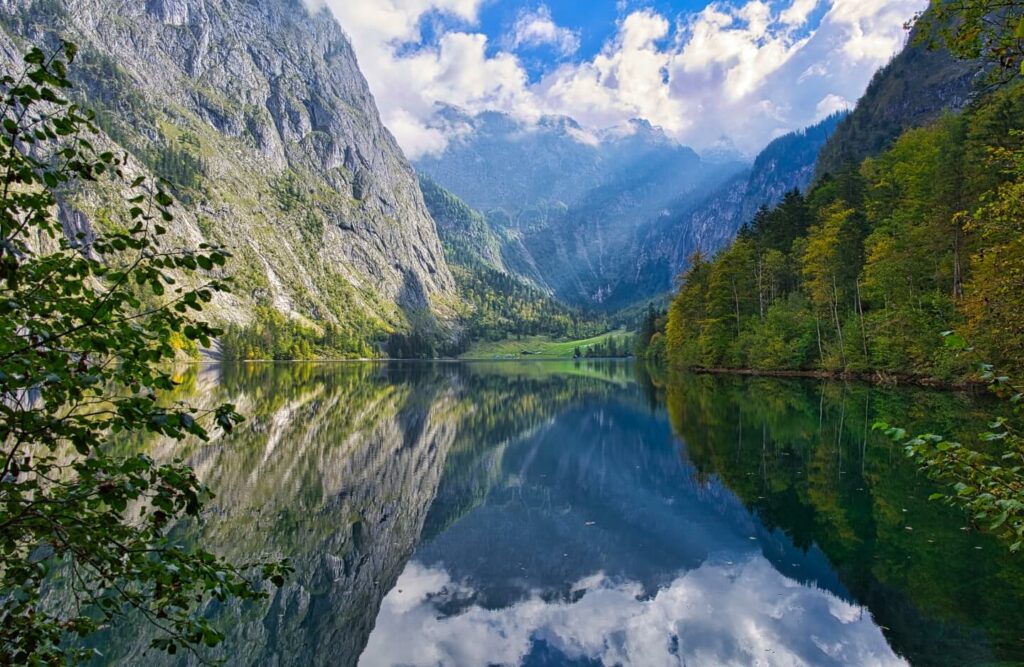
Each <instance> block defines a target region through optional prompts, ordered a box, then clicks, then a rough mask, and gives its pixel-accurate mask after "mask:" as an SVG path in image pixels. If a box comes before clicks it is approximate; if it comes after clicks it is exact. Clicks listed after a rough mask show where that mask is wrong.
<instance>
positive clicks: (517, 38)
mask: <svg viewBox="0 0 1024 667" xmlns="http://www.w3.org/2000/svg"><path fill="white" fill-rule="evenodd" d="M511 44H512V48H513V49H519V48H522V47H535V46H543V45H550V46H553V47H554V48H555V49H556V50H557V51H558V52H559V53H561V54H562V55H563V56H568V55H572V54H573V53H575V52H576V51H577V50H578V49H579V48H580V38H579V36H578V35H577V34H576V33H575V32H573V31H572V30H570V29H569V28H563V27H562V26H559V25H558V24H557V23H555V22H554V20H553V19H552V18H551V10H550V9H548V7H547V6H546V5H541V6H540V7H539V8H538V9H537V10H536V11H533V12H527V11H524V12H520V14H519V18H517V19H516V23H515V26H513V28H512V38H511Z"/></svg>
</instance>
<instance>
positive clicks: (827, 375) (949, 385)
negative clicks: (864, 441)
mask: <svg viewBox="0 0 1024 667" xmlns="http://www.w3.org/2000/svg"><path fill="white" fill-rule="evenodd" d="M687 371H688V372H690V373H696V374H697V375H737V376H745V377H779V378H796V379H798V378H804V379H814V380H833V381H837V382H851V381H852V382H865V383H868V384H874V385H879V386H891V387H899V386H901V385H902V386H912V387H921V388H925V389H942V390H947V391H976V390H978V389H983V388H984V387H986V386H987V385H986V383H984V382H979V381H977V380H961V381H956V382H952V381H949V380H941V379H939V378H935V377H929V376H926V375H910V374H902V373H883V372H878V371H876V372H866V371H826V370H791V369H767V368H764V369H761V368H705V367H702V366H696V367H692V368H689V369H687Z"/></svg>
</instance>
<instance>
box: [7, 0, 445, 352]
mask: <svg viewBox="0 0 1024 667" xmlns="http://www.w3.org/2000/svg"><path fill="white" fill-rule="evenodd" d="M0 26H2V31H0V53H2V54H3V60H4V61H5V62H4V65H5V67H7V68H9V69H11V68H13V69H14V70H15V71H16V70H17V69H18V68H19V67H20V65H19V64H18V61H20V56H19V55H18V54H19V53H21V52H24V50H25V49H26V48H27V46H28V45H30V44H40V45H47V46H49V47H54V46H56V43H57V41H56V40H57V39H67V40H70V41H72V42H74V43H76V44H77V45H78V46H79V56H78V58H77V60H76V61H75V63H74V64H73V66H72V68H71V74H72V78H73V79H74V80H75V81H76V94H77V95H78V96H79V97H80V98H81V100H80V101H81V102H83V103H84V104H85V105H87V106H89V107H92V108H94V109H96V111H97V112H98V125H99V126H100V127H101V129H102V130H103V131H104V133H105V135H106V138H105V139H103V141H105V142H106V143H108V144H111V145H115V146H116V147H117V148H118V149H120V150H124V151H127V153H128V154H129V155H130V156H131V157H132V160H131V170H132V171H134V172H136V173H148V174H151V175H158V176H162V177H164V178H167V179H168V180H169V181H171V182H172V184H173V185H174V192H175V194H176V196H177V199H178V200H179V201H180V202H181V205H180V207H179V210H178V211H177V212H176V213H177V215H176V220H175V222H174V225H173V228H172V229H171V230H170V231H171V236H172V237H173V240H174V241H176V242H182V243H188V244H191V245H195V244H197V243H199V242H202V241H209V242H216V243H222V244H224V245H227V246H228V247H229V248H230V249H231V250H232V252H233V254H234V259H233V260H232V262H231V264H229V271H230V273H231V274H232V275H233V276H235V278H236V280H237V288H236V290H235V293H234V295H233V296H231V297H230V298H227V299H225V300H223V301H222V302H220V303H217V304H216V307H215V308H214V309H212V311H211V312H212V314H213V316H214V317H215V318H216V319H218V320H220V321H221V322H224V323H246V322H248V321H250V320H252V317H253V313H254V312H259V311H258V310H254V309H258V308H259V307H264V308H270V309H276V310H277V311H280V312H281V313H284V314H286V315H287V316H288V317H289V318H291V319H293V320H297V321H300V322H303V323H305V324H307V325H308V326H310V327H313V328H316V327H320V326H325V325H332V326H339V327H341V328H342V329H343V330H345V331H347V332H348V335H350V336H354V337H360V338H363V339H366V338H369V339H375V340H379V339H381V338H382V337H383V336H384V335H385V334H387V333H390V332H393V331H396V330H397V331H402V330H410V329H413V328H418V329H430V330H434V331H438V332H443V331H446V330H447V329H449V328H450V327H451V322H452V318H453V313H454V307H453V303H454V301H455V299H456V288H455V283H454V280H453V278H452V275H451V273H450V271H449V269H448V266H447V264H446V262H445V259H444V254H443V251H442V247H441V243H440V240H439V239H438V236H437V231H436V228H435V224H434V222H433V220H432V219H431V217H430V215H429V213H428V212H427V210H426V207H425V205H424V203H423V198H422V195H421V193H420V189H419V185H418V183H417V180H416V176H415V173H414V171H413V170H412V168H411V166H410V165H409V163H408V161H407V160H406V159H405V157H404V155H403V153H402V151H401V149H400V148H399V147H398V145H397V143H396V141H395V139H394V138H393V137H392V135H391V134H390V133H389V132H388V130H387V129H386V128H385V127H384V126H383V125H382V123H381V120H380V117H379V115H378V112H377V108H376V106H375V103H374V100H373V97H372V96H371V94H370V91H369V88H368V87H367V84H366V81H365V79H364V78H363V76H362V74H361V73H360V71H359V67H358V65H357V63H356V57H355V54H354V53H353V50H352V47H351V45H350V43H349V40H348V38H347V37H346V36H345V34H344V33H343V31H342V29H341V27H340V26H339V25H338V24H337V22H336V21H335V20H334V19H333V18H332V17H331V15H330V14H329V13H328V12H327V10H326V9H323V10H321V11H318V12H313V13H311V12H309V11H307V9H306V8H305V5H304V3H303V2H302V1H301V0H277V1H274V2H250V1H246V0H147V1H146V2H131V1H128V0H66V1H59V0H5V1H4V2H3V3H0ZM120 194H122V193H120V192H116V191H112V188H109V187H107V188H104V187H99V188H93V189H89V190H84V191H81V192H78V193H75V194H73V195H71V196H69V197H68V198H67V200H66V201H65V202H64V203H63V208H64V212H63V215H64V216H65V218H66V219H69V220H83V219H84V220H93V221H95V220H97V219H102V217H103V216H102V213H103V212H104V211H110V210H118V209H116V208H114V207H113V206H112V204H115V202H116V200H117V197H118V196H119V195H120ZM82 214H84V215H82Z"/></svg>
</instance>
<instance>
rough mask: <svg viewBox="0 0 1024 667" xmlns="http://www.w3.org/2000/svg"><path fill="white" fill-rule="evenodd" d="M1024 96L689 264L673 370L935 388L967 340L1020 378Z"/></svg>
mask: <svg viewBox="0 0 1024 667" xmlns="http://www.w3.org/2000/svg"><path fill="white" fill-rule="evenodd" d="M1022 132H1024V87H1022V86H1020V85H1013V86H1008V87H1005V88H1003V89H1001V90H1000V91H998V92H996V93H994V94H993V95H991V96H989V97H987V98H985V99H984V100H981V101H980V102H979V103H978V104H977V105H975V106H974V107H973V108H971V109H970V110H969V111H968V112H966V113H965V114H962V115H960V116H953V115H948V116H945V117H943V118H941V119H939V120H938V121H936V122H935V123H933V124H931V125H929V126H928V127H924V128H919V129H915V130H910V131H908V132H906V133H904V134H903V135H902V136H901V137H900V139H899V140H898V141H897V142H896V143H895V144H894V145H893V146H892V148H890V149H889V150H888V151H886V152H884V153H882V154H880V155H878V156H877V157H874V158H870V159H868V160H866V161H864V162H863V164H862V165H860V167H859V169H857V170H849V171H845V172H843V173H840V174H838V175H835V176H828V177H825V178H822V179H820V180H819V181H818V182H817V183H816V184H815V185H814V186H813V187H812V188H811V190H810V191H809V192H808V193H807V194H806V195H802V194H800V193H799V192H795V191H794V192H791V193H789V194H787V195H786V197H785V198H784V199H783V201H782V202H781V203H780V204H779V205H778V206H777V207H775V208H774V209H762V210H761V211H759V212H758V213H757V215H755V216H754V219H753V220H752V221H751V223H750V224H749V225H747V226H746V227H744V228H743V229H742V230H741V232H740V234H739V235H738V238H737V239H736V241H735V242H734V243H733V244H732V246H731V247H729V248H726V249H724V250H723V251H721V252H720V253H719V254H718V255H717V256H716V257H714V258H713V259H711V260H708V259H707V258H705V257H702V256H697V257H694V258H692V259H691V262H690V268H689V269H688V271H687V272H686V273H685V274H684V275H683V276H682V278H681V282H680V288H679V291H678V293H677V294H676V296H675V298H674V299H673V301H672V304H671V306H670V308H669V316H668V321H667V323H666V325H665V327H664V333H665V337H666V344H667V354H668V359H669V362H670V363H671V364H673V365H676V366H681V367H693V366H703V367H721V366H725V367H733V368H738V367H753V368H764V369H816V370H827V371H836V372H847V373H850V372H854V373H868V372H871V373H882V374H900V375H914V376H932V377H942V378H949V379H952V378H957V377H962V376H963V375H964V374H965V373H967V372H968V367H967V366H966V365H965V364H964V363H963V360H962V359H959V358H958V357H957V356H956V355H954V354H951V353H950V351H949V350H948V349H945V348H944V347H943V346H941V345H939V340H940V339H939V332H940V331H943V330H946V329H960V328H964V329H965V330H966V331H967V332H968V334H969V335H970V337H971V338H972V340H975V342H976V344H977V346H978V348H979V351H980V352H981V353H982V354H983V356H984V357H985V358H986V359H989V360H992V362H993V363H995V364H996V365H998V366H1000V367H1005V368H1008V369H1010V370H1018V369H1020V368H1021V367H1022V366H1021V364H1024V348H1022V347H1021V346H1022V345H1024V343H1022V341H1024V335H1022V333H1024V301H1022V300H1021V299H1022V298H1024V297H1022V296H1021V295H1022V294H1024V290H1022V289H1021V285H1022V271H1024V268H1022V267H1024V241H1022V239H1024V228H1022V227H1021V220H1024V134H1022Z"/></svg>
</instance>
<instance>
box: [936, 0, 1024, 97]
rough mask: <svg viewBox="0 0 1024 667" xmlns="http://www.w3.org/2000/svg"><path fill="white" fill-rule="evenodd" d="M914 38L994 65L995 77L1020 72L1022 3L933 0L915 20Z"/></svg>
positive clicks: (1023, 55) (1023, 28)
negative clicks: (916, 35) (915, 32)
mask: <svg viewBox="0 0 1024 667" xmlns="http://www.w3.org/2000/svg"><path fill="white" fill-rule="evenodd" d="M918 26H919V29H918V40H919V41H922V42H926V43H928V44H929V45H930V46H932V47H933V48H934V47H937V46H938V45H939V44H940V43H941V44H942V45H944V46H945V47H946V48H948V49H949V50H950V51H951V52H953V53H954V54H955V55H957V56H958V57H960V58H967V59H979V58H980V59H983V60H985V61H988V62H991V63H993V64H995V65H997V68H996V70H995V71H996V76H997V77H1001V78H1005V77H1012V76H1013V75H1015V74H1017V73H1019V72H1024V2H1022V1H1021V0H944V1H938V0H934V1H933V2H932V3H931V5H930V8H929V10H928V11H927V12H925V13H924V14H923V15H922V16H921V18H920V20H919V21H918Z"/></svg>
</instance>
